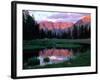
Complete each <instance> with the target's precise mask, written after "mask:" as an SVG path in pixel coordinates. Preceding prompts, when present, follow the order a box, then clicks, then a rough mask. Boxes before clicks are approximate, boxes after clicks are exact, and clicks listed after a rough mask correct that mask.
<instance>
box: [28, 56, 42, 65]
mask: <svg viewBox="0 0 100 80" xmlns="http://www.w3.org/2000/svg"><path fill="white" fill-rule="evenodd" d="M39 64H40V60H39V59H37V58H36V57H34V58H31V59H29V61H28V64H27V65H31V66H35V65H39Z"/></svg>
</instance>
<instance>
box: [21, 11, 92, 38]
mask: <svg viewBox="0 0 100 80" xmlns="http://www.w3.org/2000/svg"><path fill="white" fill-rule="evenodd" d="M59 33H61V34H59ZM59 33H56V31H55V32H54V31H53V32H52V31H51V30H43V29H41V30H40V29H39V24H38V23H37V22H36V21H35V19H34V18H33V16H32V17H31V16H30V15H29V13H28V11H26V10H25V11H23V39H24V40H31V39H38V38H39V39H43V38H58V39H87V38H90V36H91V30H90V24H87V25H80V26H77V25H74V26H73V27H71V28H68V29H67V31H63V32H59Z"/></svg>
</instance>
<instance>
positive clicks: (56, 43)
mask: <svg viewBox="0 0 100 80" xmlns="http://www.w3.org/2000/svg"><path fill="white" fill-rule="evenodd" d="M86 41H88V40H85V41H84V42H86ZM77 43H78V44H77ZM79 43H83V41H81V40H67V39H35V40H29V41H25V40H24V42H23V49H24V50H31V49H38V48H39V49H41V48H78V47H82V45H81V44H79Z"/></svg>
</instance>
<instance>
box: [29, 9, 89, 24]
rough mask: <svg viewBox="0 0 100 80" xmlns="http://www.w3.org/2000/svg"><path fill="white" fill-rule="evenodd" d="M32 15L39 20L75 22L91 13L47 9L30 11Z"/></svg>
mask: <svg viewBox="0 0 100 80" xmlns="http://www.w3.org/2000/svg"><path fill="white" fill-rule="evenodd" d="M29 14H30V15H31V16H34V18H35V20H36V21H37V22H41V21H52V22H72V23H75V22H77V21H78V20H80V19H81V18H83V17H84V16H87V15H90V14H89V13H76V12H75V13H71V12H49V11H48V12H47V11H29Z"/></svg>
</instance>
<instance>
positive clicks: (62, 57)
mask: <svg viewBox="0 0 100 80" xmlns="http://www.w3.org/2000/svg"><path fill="white" fill-rule="evenodd" d="M88 50H90V47H89V45H88V46H87V45H85V46H83V47H80V48H44V49H33V50H24V51H23V69H28V68H35V67H39V66H42V67H43V66H46V65H50V64H58V63H62V62H64V61H66V62H68V64H72V63H70V61H71V60H74V59H77V56H79V55H80V54H84V52H86V51H88ZM62 67H63V66H62Z"/></svg>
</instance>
